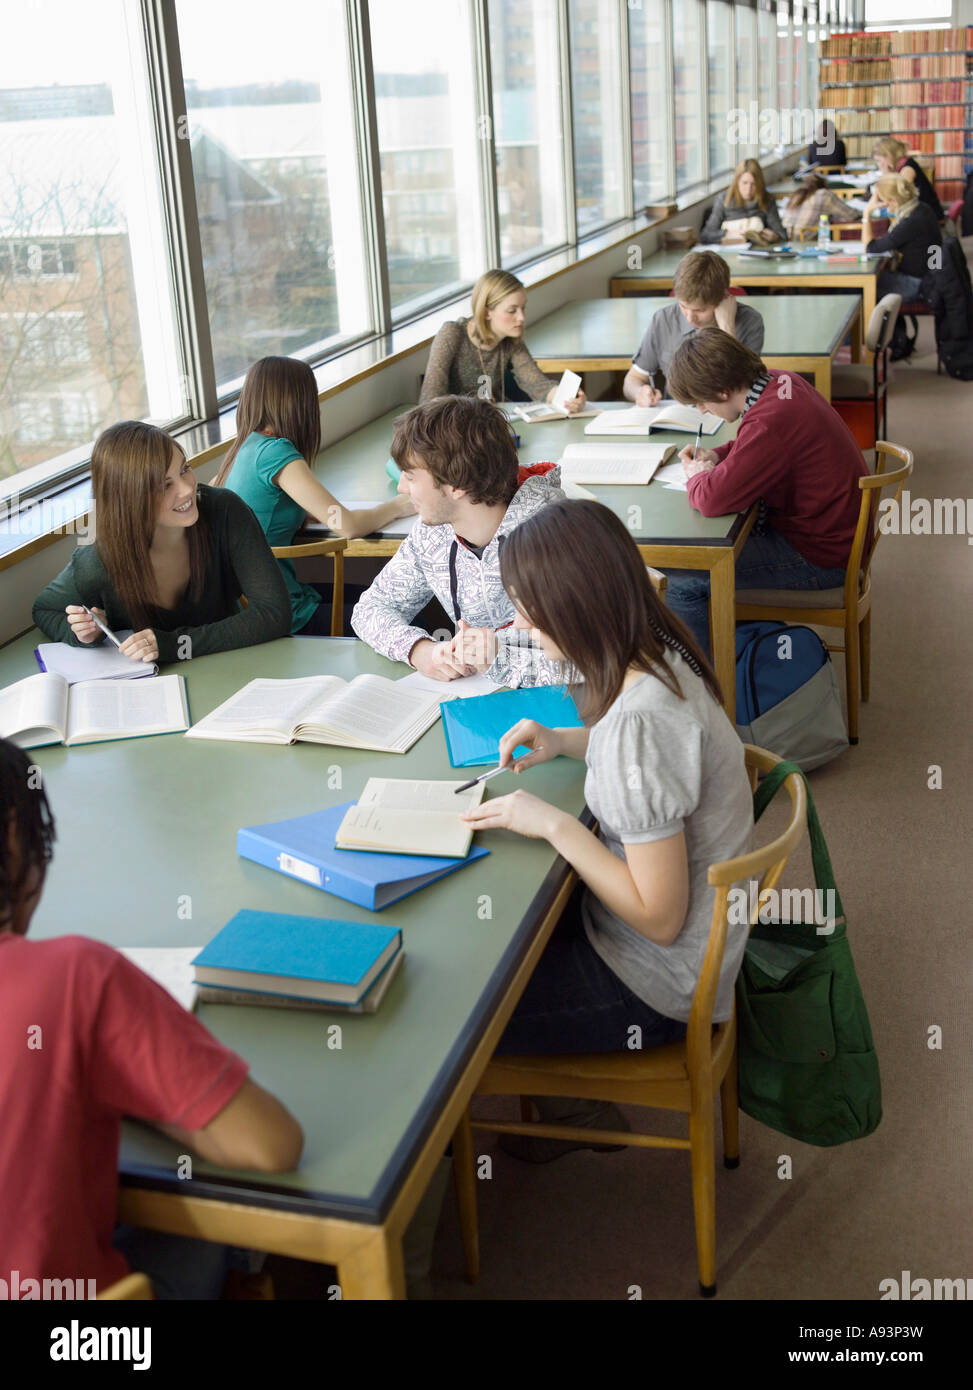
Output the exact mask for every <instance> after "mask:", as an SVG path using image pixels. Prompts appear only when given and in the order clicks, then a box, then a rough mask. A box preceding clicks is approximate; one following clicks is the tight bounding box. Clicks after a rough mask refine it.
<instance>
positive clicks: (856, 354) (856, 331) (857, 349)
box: [851, 308, 864, 362]
mask: <svg viewBox="0 0 973 1390" xmlns="http://www.w3.org/2000/svg"><path fill="white" fill-rule="evenodd" d="M863 322H864V319H863V316H862V311H861V308H859V310H858V313H857V314H856V315H855V321H854V323H853V324H852V325H851V360H852V361H853V362H860V361H861V360H862V348H863V346H864V334H863V329H862V324H863Z"/></svg>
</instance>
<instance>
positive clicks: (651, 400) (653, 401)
mask: <svg viewBox="0 0 973 1390" xmlns="http://www.w3.org/2000/svg"><path fill="white" fill-rule="evenodd" d="M661 400H662V392H661V391H657V390H656V389H655V387H654V386H653V385H651V383H649V382H646V383H645V385H644V386H640V387H639V389H638V390H637V391H636V393H635V404H636V405H641V406H647V405H658V404H659V402H660V401H661Z"/></svg>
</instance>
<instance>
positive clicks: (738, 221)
mask: <svg viewBox="0 0 973 1390" xmlns="http://www.w3.org/2000/svg"><path fill="white" fill-rule="evenodd" d="M748 231H756V232H757V233H758V235H759V236H760V239H761V240H762V241H768V242H772V241H786V240H787V233H786V232H785V231H784V226H783V223H782V222H781V220H780V214H779V213H778V211H777V200H776V199H775V198H774V195H773V194H772V193H768V192H767V184H766V182H765V180H764V171H763V169H761V167H760V165H759V164H758V163H757V161H756V160H755V159H741V161H740V163H739V164H738V165H737V167H736V168H735V169H734V171H733V180H732V182H731V183H730V186H729V188H728V189H727V190H726V192H725V193H721V194H720V196H719V197H718V198H717V200H716V202H715V203H714V204H713V210H712V212H711V213H710V215H709V217H708V218H707V219H706V222H705V223H704V225H703V230H702V231H701V232H700V234H699V239H700V241H703V242H710V243H712V242H717V241H743V240H744V239H745V238H744V233H745V232H748Z"/></svg>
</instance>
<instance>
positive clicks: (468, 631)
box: [450, 618, 497, 672]
mask: <svg viewBox="0 0 973 1390" xmlns="http://www.w3.org/2000/svg"><path fill="white" fill-rule="evenodd" d="M450 648H451V651H452V656H453V661H454V662H457V663H459V664H461V665H463V666H465V667H467V668H468V667H472V668H473V670H474V671H481V672H482V671H488V670H489V669H490V667H491V666H492V665H493V663H494V662H495V661H496V659H497V634H496V633H495V632H494V631H493V628H490V627H470V626H469V624H468V623H465V622H464V621H463V619H462V618H460V620H459V623H458V624H457V627H456V636H455V637H454V638H453V640H452V642H451V643H450Z"/></svg>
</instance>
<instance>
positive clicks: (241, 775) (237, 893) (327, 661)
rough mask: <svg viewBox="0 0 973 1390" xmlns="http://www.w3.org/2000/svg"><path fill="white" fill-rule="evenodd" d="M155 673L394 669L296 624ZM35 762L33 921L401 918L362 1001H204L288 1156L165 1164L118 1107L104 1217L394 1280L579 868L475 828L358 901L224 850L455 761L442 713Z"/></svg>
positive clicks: (54, 928)
mask: <svg viewBox="0 0 973 1390" xmlns="http://www.w3.org/2000/svg"><path fill="white" fill-rule="evenodd" d="M37 640H38V634H37V632H36V631H35V632H33V633H31V634H29V635H28V636H26V637H24V638H21V639H19V640H17V641H16V642H14V643H12V644H10V645H8V646H7V647H6V648H5V649H3V650H2V651H0V686H5V685H8V684H10V683H12V682H13V681H15V680H18V679H22V678H23V677H25V676H28V675H32V674H36V672H37V666H36V663H35V661H34V657H33V648H34V646H35V645H36V642H37ZM166 670H167V671H168V670H182V672H183V674H185V676H186V679H187V689H188V697H189V706H190V713H191V718H192V720H194V721H195V720H198V719H200V718H201V717H202V716H203V715H205V714H206V713H208V712H209V711H210V710H211V709H213V708H214V707H215V706H216V705H217V704H219V703H221V702H222V701H223V700H225V699H226V698H227V697H228V696H229V695H231V694H232V693H233V692H234V691H235V690H237V689H239V688H240V687H241V686H243V685H244V684H246V682H247V681H249V680H251V679H252V678H254V677H256V676H272V677H296V676H306V675H312V674H315V673H319V672H327V673H329V674H334V675H339V676H342V677H344V678H346V679H351V678H353V677H354V676H355V675H357V674H359V673H361V672H366V671H371V672H375V673H377V674H380V675H385V676H388V677H390V678H394V677H397V676H401V675H405V674H406V673H407V672H406V668H405V667H404V666H402V665H399V664H396V663H392V662H389V661H386V660H385V658H384V657H380V656H378V655H377V654H376V653H374V652H373V651H371V649H370V648H368V647H366V646H365V645H364V644H363V643H360V642H356V641H355V640H354V639H346V638H295V637H291V638H284V639H282V640H279V641H276V642H272V643H268V644H266V645H264V646H260V647H251V648H247V649H244V650H242V651H237V652H228V653H224V654H221V655H218V656H207V657H202V658H200V659H198V660H197V661H195V662H187V663H185V664H184V665H183V666H181V667H180V666H179V664H178V663H177V664H176V665H175V666H173V667H170V668H166ZM30 757H31V759H32V761H33V762H34V763H35V764H36V765H37V766H38V767H39V768H40V769H41V773H42V776H43V780H44V787H45V790H46V792H47V795H48V797H49V799H50V803H51V807H52V809H53V812H54V817H55V820H56V822H57V842H56V845H55V853H54V860H53V863H52V865H51V867H50V870H49V872H48V877H47V883H46V884H45V888H44V894H43V897H42V900H41V904H40V907H39V908H38V910H37V913H36V915H35V917H34V921H33V924H32V926H31V935H32V936H34V937H51V936H59V935H63V934H65V933H68V932H71V933H80V934H82V935H86V936H92V937H97V938H98V939H100V940H102V941H106V942H108V943H110V944H111V945H113V946H119V947H120V946H195V945H203V944H204V943H205V942H207V941H208V940H209V939H210V938H211V937H212V936H213V935H214V933H215V932H216V931H218V930H219V928H220V927H221V926H223V925H224V923H225V922H227V921H228V920H229V919H230V917H232V916H233V914H234V913H235V912H237V911H238V910H239V909H240V908H243V907H249V908H257V909H264V910H268V911H279V912H292V913H300V914H304V915H307V916H311V917H314V916H318V917H328V916H334V917H340V918H346V919H350V920H356V921H371V920H374V921H380V922H382V923H387V924H390V925H394V926H401V928H402V930H403V937H404V949H405V959H404V963H403V966H402V969H401V971H400V973H399V975H398V976H397V978H396V979H395V980H394V981H393V982H392V984H391V986H390V988H389V991H388V994H387V995H386V997H385V999H384V1001H383V1003H382V1005H381V1007H380V1009H379V1011H378V1012H377V1013H376V1014H374V1015H362V1016H342V1015H341V1014H339V1013H334V1014H332V1013H327V1014H313V1013H301V1012H289V1011H283V1010H279V1009H259V1008H244V1007H238V1006H231V1005H202V1006H200V1012H199V1016H200V1018H201V1020H202V1021H203V1022H204V1023H205V1024H206V1026H207V1027H208V1028H210V1029H211V1030H212V1032H213V1033H214V1034H215V1035H216V1036H217V1037H218V1038H220V1040H221V1041H222V1042H224V1043H225V1044H226V1045H227V1046H229V1047H231V1048H233V1049H235V1050H236V1051H237V1052H238V1053H239V1054H240V1055H241V1056H242V1057H244V1058H245V1059H246V1060H247V1061H248V1062H250V1064H251V1066H252V1069H253V1076H254V1079H255V1080H257V1081H258V1082H259V1083H260V1084H262V1085H264V1086H266V1087H268V1088H269V1089H270V1090H271V1091H272V1092H273V1093H274V1094H275V1095H277V1096H279V1097H280V1099H281V1100H282V1101H283V1102H284V1103H285V1104H286V1105H287V1106H288V1107H289V1109H290V1110H291V1111H292V1112H293V1114H294V1115H295V1116H296V1117H297V1119H298V1120H299V1121H300V1123H301V1124H302V1126H303V1127H304V1131H305V1135H306V1143H305V1150H304V1156H303V1158H302V1160H301V1164H300V1167H299V1168H298V1170H297V1171H296V1172H295V1173H288V1174H281V1175H273V1176H268V1175H262V1174H254V1173H248V1172H237V1171H230V1170H227V1169H219V1168H216V1167H214V1166H213V1165H211V1164H207V1163H205V1162H204V1161H203V1160H202V1159H197V1158H194V1159H193V1164H192V1177H191V1179H180V1178H179V1177H177V1160H178V1159H179V1151H178V1147H177V1146H176V1145H175V1144H173V1143H172V1142H170V1141H169V1140H168V1139H167V1138H165V1137H164V1136H163V1135H162V1134H160V1133H159V1132H158V1131H157V1130H154V1129H150V1128H148V1127H145V1126H142V1125H138V1124H135V1123H127V1124H126V1125H125V1127H124V1134H123V1142H122V1151H121V1158H120V1168H121V1181H122V1192H121V1200H120V1204H119V1217H120V1219H121V1220H123V1221H126V1222H131V1223H133V1224H136V1225H142V1226H147V1227H150V1228H152V1229H156V1230H160V1231H168V1232H171V1233H175V1234H178V1235H186V1236H199V1237H202V1238H203V1239H209V1240H219V1241H226V1242H229V1243H231V1244H238V1245H244V1246H248V1247H252V1248H255V1249H258V1250H267V1251H271V1252H274V1253H277V1254H282V1255H289V1256H293V1257H295V1258H300V1259H305V1260H314V1261H319V1262H322V1263H327V1264H336V1265H337V1267H338V1275H339V1281H340V1284H341V1289H342V1296H343V1297H344V1298H393V1297H401V1296H402V1295H403V1290H404V1283H403V1272H402V1250H401V1239H402V1233H403V1231H404V1230H405V1228H406V1226H407V1225H408V1222H409V1220H410V1218H411V1216H412V1213H413V1211H414V1210H415V1207H416V1204H417V1202H418V1201H419V1198H420V1197H421V1196H422V1193H423V1192H424V1191H425V1188H426V1186H427V1185H428V1182H429V1178H430V1175H431V1173H432V1171H433V1168H434V1167H435V1165H436V1164H437V1163H438V1161H439V1159H440V1157H441V1156H442V1154H443V1151H444V1150H445V1148H446V1145H447V1144H448V1142H449V1140H450V1138H451V1137H452V1134H453V1131H454V1129H455V1126H456V1124H457V1122H458V1120H459V1118H460V1115H461V1114H462V1112H463V1110H464V1107H465V1106H466V1105H467V1104H468V1102H469V1099H470V1097H471V1095H472V1093H473V1090H474V1088H475V1086H476V1083H477V1081H478V1079H479V1077H480V1075H481V1074H482V1072H483V1069H484V1067H485V1066H486V1064H487V1062H488V1061H489V1059H490V1057H491V1055H492V1053H493V1050H494V1047H495V1045H496V1042H497V1040H498V1038H499V1037H500V1034H501V1033H502V1031H503V1028H504V1026H505V1024H506V1021H507V1019H508V1018H509V1016H510V1014H511V1013H512V1011H513V1008H514V1005H515V1003H516V1001H517V999H518V998H519V997H520V994H521V993H522V991H523V988H524V986H525V984H526V982H527V980H528V979H529V977H530V974H531V972H532V971H533V969H534V966H535V965H536V962H537V960H538V958H539V956H540V955H541V953H542V951H543V949H544V945H545V943H546V941H547V939H548V937H549V936H550V933H551V931H552V930H553V927H554V924H555V922H556V920H557V918H558V916H559V915H560V912H561V909H562V907H563V904H564V902H565V901H566V899H567V897H568V895H569V893H570V891H571V888H572V886H573V882H574V876H573V873H572V872H571V871H570V870H569V868H568V866H567V865H566V864H565V862H564V861H563V860H561V859H560V858H559V857H558V856H556V855H555V853H554V851H553V850H552V849H551V848H550V846H549V845H548V844H547V843H546V841H543V840H529V839H523V838H521V837H520V836H516V835H512V834H509V833H507V832H505V831H487V832H481V833H480V834H479V835H478V836H477V843H479V844H482V845H483V846H484V847H486V848H489V849H490V850H491V854H490V855H488V856H487V857H486V858H485V859H483V860H482V861H480V862H478V863H475V864H473V865H471V866H470V867H469V868H466V869H462V870H460V871H459V872H457V873H454V874H452V875H450V876H449V877H448V878H446V879H443V880H441V881H440V882H439V883H436V884H433V885H432V886H431V887H428V888H426V889H424V890H422V891H420V892H419V893H415V894H413V895H412V896H410V897H408V898H404V899H403V900H402V901H400V902H398V903H395V904H393V905H392V906H391V907H389V908H387V909H386V910H385V911H384V912H381V913H378V914H373V913H370V912H368V911H366V910H365V909H362V908H358V907H355V906H354V905H353V904H351V903H348V902H345V901H344V900H343V899H340V898H335V897H332V896H331V895H329V894H327V893H324V892H322V891H321V890H319V889H316V888H314V887H312V886H310V885H308V884H304V883H301V882H298V881H296V880H294V879H291V878H287V877H285V876H284V875H282V874H278V873H275V872H273V871H271V870H269V869H264V868H262V867H260V866H259V865H257V864H253V863H251V862H250V861H248V860H245V859H240V858H238V857H237V853H236V832H237V830H238V829H239V827H240V826H244V825H254V824H259V823H263V822H267V821H275V820H283V819H286V818H288V817H291V816H298V815H302V814H305V813H307V812H310V811H314V810H319V809H321V808H323V807H325V806H328V805H334V804H336V803H339V802H344V801H353V800H356V799H357V797H358V795H359V793H360V792H361V790H362V788H363V787H364V785H365V782H366V780H367V778H368V777H369V776H373V775H381V776H391V777H420V778H425V777H431V778H453V779H462V778H463V777H464V776H465V773H464V772H461V771H457V770H454V769H453V768H451V767H450V765H449V760H448V758H447V755H446V747H445V740H444V738H443V733H442V725H441V723H437V724H435V725H434V726H433V728H432V729H430V730H429V731H428V732H427V733H426V734H425V735H424V736H423V737H422V738H421V739H420V740H419V742H418V743H417V744H415V745H414V746H413V748H412V749H411V750H410V752H409V753H407V754H405V755H404V756H396V755H386V754H381V753H369V752H362V751H356V750H353V749H348V748H337V747H332V746H318V745H310V744H297V745H294V746H290V747H274V746H270V745H261V744H245V743H207V742H200V741H196V740H191V739H186V738H183V737H182V736H181V735H178V734H173V735H165V736H160V737H154V738H139V739H129V740H120V741H116V742H111V743H103V744H92V745H87V746H83V747H75V748H71V749H66V748H62V747H58V746H55V747H48V748H39V749H35V750H33V751H32V752H31V753H30ZM584 773H585V769H584V764H583V763H579V762H576V761H572V760H569V759H566V758H560V759H557V760H556V761H555V762H553V763H548V764H543V765H542V766H540V767H538V768H536V769H534V770H532V772H531V774H530V777H531V790H532V791H534V792H536V793H537V794H538V795H539V796H542V797H544V798H545V799H547V800H550V801H552V802H556V803H557V804H558V805H560V806H562V807H563V808H565V809H566V810H569V811H571V812H572V813H574V814H578V815H580V814H582V813H583V811H584ZM339 778H340V785H337V782H338V780H339ZM509 781H510V786H509V787H505V786H504V785H503V779H501V781H500V782H499V783H494V784H493V789H492V794H493V795H501V794H503V792H504V791H506V790H512V789H513V788H514V787H515V786H516V783H515V782H514V779H513V777H511V778H510V779H509ZM334 1024H339V1025H340V1028H341V1047H340V1049H337V1048H335V1047H334V1038H335V1035H334V1034H333V1033H329V1029H330V1028H331V1027H332V1026H333V1025H334ZM459 1157H460V1158H461V1159H462V1158H463V1157H464V1156H463V1155H460V1156H459Z"/></svg>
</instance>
